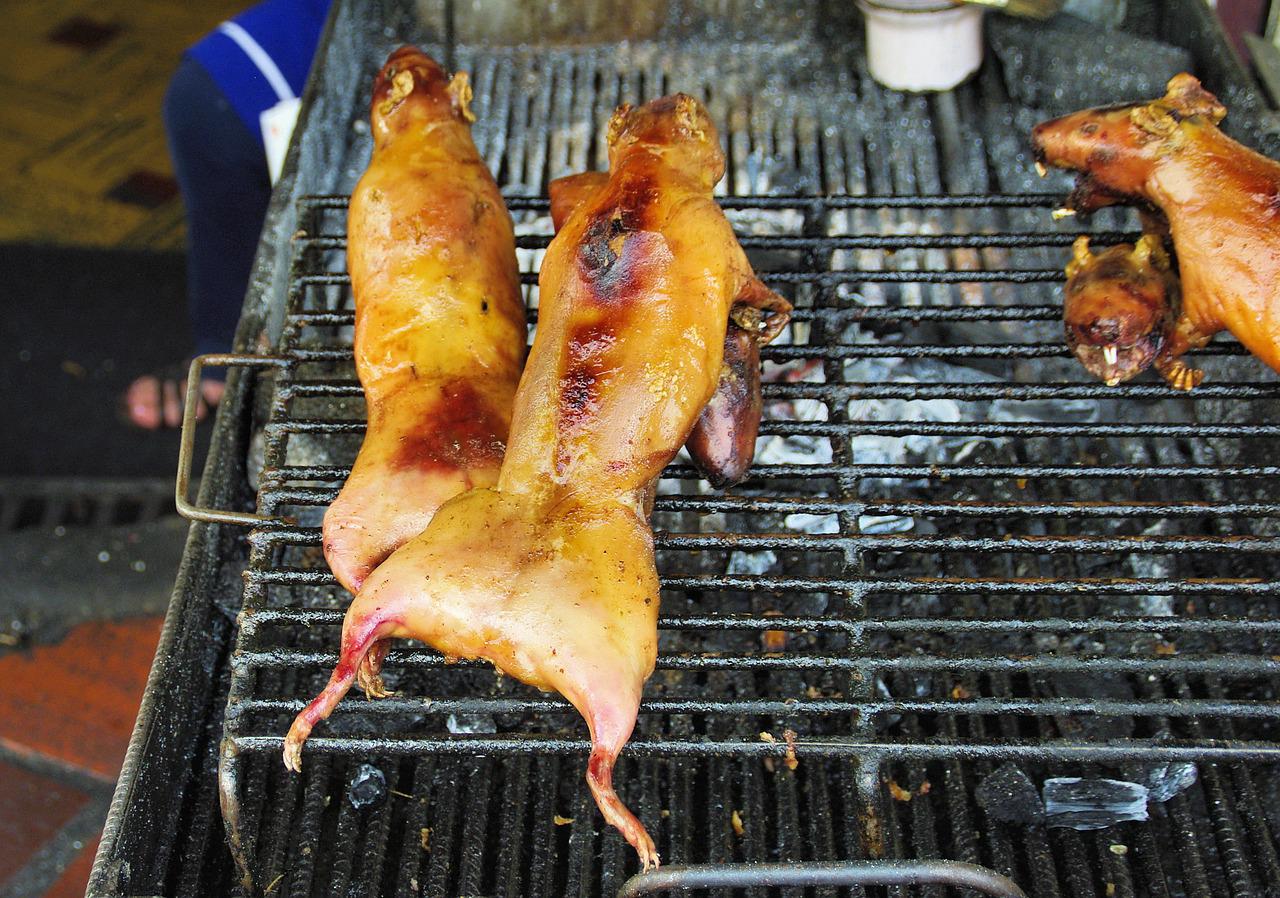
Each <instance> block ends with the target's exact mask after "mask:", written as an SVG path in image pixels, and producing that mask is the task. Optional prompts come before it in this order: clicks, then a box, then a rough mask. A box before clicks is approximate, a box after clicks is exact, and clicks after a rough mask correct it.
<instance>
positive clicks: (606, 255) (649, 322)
mask: <svg viewBox="0 0 1280 898" xmlns="http://www.w3.org/2000/svg"><path fill="white" fill-rule="evenodd" d="M608 135H609V158H610V173H609V178H608V182H607V183H606V184H605V185H604V186H602V187H601V188H600V189H599V190H597V191H596V192H594V193H593V194H592V196H591V197H590V199H589V200H588V201H587V202H585V203H583V204H582V205H581V206H579V207H578V209H577V210H576V211H575V212H573V214H571V215H570V216H569V218H568V220H566V221H565V222H564V223H563V227H562V228H561V230H560V233H559V234H558V235H557V236H556V237H555V239H553V240H552V242H551V245H550V246H549V247H548V249H547V254H546V257H545V259H544V261H543V263H542V271H541V274H540V277H539V285H540V296H541V301H540V310H539V311H540V318H539V324H538V332H537V336H536V339H535V341H534V346H533V350H532V352H531V354H530V356H529V361H528V365H527V367H526V368H525V372H524V376H523V377H522V378H521V381H520V389H519V391H518V392H517V395H516V400H515V411H514V415H513V418H512V425H511V439H510V441H509V444H508V447H507V453H506V459H505V461H504V462H503V465H502V473H501V477H500V478H499V481H498V485H497V488H496V489H477V490H472V491H470V492H467V493H464V494H463V495H461V496H459V497H457V498H455V499H453V500H452V501H450V502H448V503H446V504H445V505H444V506H443V507H442V508H441V509H440V510H439V511H438V512H437V513H436V516H435V518H434V519H433V520H432V522H431V524H430V525H429V526H428V527H427V529H426V531H424V532H423V533H422V535H420V536H419V537H417V538H415V539H413V540H411V541H409V542H408V543H406V544H405V545H404V546H402V547H401V548H400V549H399V550H397V551H396V552H395V553H394V554H393V555H392V556H391V557H390V558H389V559H387V561H385V562H384V563H383V564H382V565H381V566H380V567H378V569H377V570H376V571H374V573H373V574H372V575H371V576H370V577H369V579H368V581H367V582H366V583H365V586H364V589H362V590H361V592H360V594H359V596H357V598H356V600H355V602H354V603H353V604H352V606H351V608H350V610H349V611H348V613H347V617H346V620H345V622H344V625H343V637H342V649H341V657H340V659H339V662H338V665H337V667H336V668H335V670H334V672H333V675H332V677H331V679H330V681H329V684H328V685H327V686H326V687H325V689H324V691H323V692H322V693H321V694H320V695H319V696H317V697H316V698H315V699H314V700H313V701H312V702H311V704H310V705H308V706H307V708H306V709H305V710H304V711H303V712H302V713H301V714H299V715H298V717H297V718H296V719H295V721H294V724H293V727H292V728H291V729H290V731H289V735H288V737H287V739H286V743H285V751H284V757H285V763H286V764H287V765H288V766H290V767H292V768H294V769H297V768H298V766H299V764H300V761H301V747H302V742H303V740H304V739H306V737H307V735H308V733H309V732H310V730H311V728H312V727H313V726H314V725H315V723H316V722H318V721H319V720H321V719H323V718H324V717H326V716H327V715H328V714H329V712H330V711H331V710H332V709H333V707H334V705H335V704H336V703H337V702H338V701H339V699H340V698H341V697H342V696H343V695H344V694H345V693H346V691H347V690H348V689H349V688H350V687H351V685H352V683H353V682H356V681H357V680H359V681H360V682H361V683H362V684H364V685H365V686H366V687H368V688H369V689H370V690H371V691H372V692H374V693H375V694H376V692H378V691H379V688H378V687H379V682H378V670H377V668H378V664H379V663H380V660H381V654H382V652H381V651H380V650H379V649H376V648H375V646H384V645H385V642H384V640H386V639H388V638H390V637H397V636H405V637H413V638H417V639H421V640H424V641H425V642H428V643H430V644H431V645H433V646H435V647H436V648H437V649H439V650H440V651H441V652H443V653H445V655H446V656H449V657H455V658H484V659H487V660H489V661H491V662H492V663H493V664H494V665H496V666H497V667H498V668H499V669H500V670H502V671H504V672H505V673H508V674H510V675H512V676H515V677H517V678H519V679H521V680H523V681H524V682H526V683H529V684H531V685H534V686H536V687H538V688H541V689H548V690H551V689H554V690H556V691H558V692H560V693H561V694H563V695H564V696H565V698H567V699H568V700H569V701H570V702H571V703H572V704H573V706H574V707H575V708H577V709H578V711H579V712H580V713H581V714H582V716H583V717H584V718H585V719H586V722H587V726H588V728H589V730H590V733H591V742H592V750H591V756H590V759H589V761H588V764H587V782H588V784H589V785H590V788H591V790H592V792H593V794H594V796H595V798H596V802H597V803H598V805H599V806H600V810H601V812H602V813H603V814H604V817H605V819H606V820H608V821H609V822H610V823H611V824H613V825H614V826H616V827H617V828H618V829H619V830H620V831H621V832H622V834H623V835H624V837H625V838H626V839H627V841H628V842H630V843H631V844H632V845H633V846H635V848H636V850H637V852H638V853H639V855H640V858H641V860H642V862H643V863H644V864H645V866H650V865H653V864H656V863H657V861H658V856H657V853H656V851H655V848H654V844H653V840H652V839H651V838H650V837H649V834H648V833H647V832H646V831H645V828H644V826H643V825H642V824H641V822H640V821H639V820H638V819H637V818H636V817H635V816H634V815H633V814H632V813H631V812H630V811H629V810H628V809H627V808H626V806H625V805H624V804H623V803H622V801H621V799H620V798H619V797H618V795H617V794H616V793H615V791H614V788H613V766H614V763H615V761H616V759H617V757H618V753H619V752H620V751H621V750H622V748H623V746H624V745H625V743H626V741H627V739H628V738H629V737H630V735H631V731H632V728H633V727H634V725H635V720H636V714H637V712H638V708H639V704H640V694H641V689H642V687H643V685H644V681H645V680H646V679H647V678H648V676H649V674H650V673H651V672H652V670H653V666H654V662H655V659H656V656H657V647H658V633H657V616H658V598H659V596H658V575H657V570H656V568H655V562H654V551H653V535H652V532H651V530H650V528H649V523H648V515H649V512H650V509H651V507H652V502H653V495H654V489H655V485H656V481H657V478H658V476H659V474H660V473H661V472H662V469H663V467H664V466H665V465H666V464H667V463H668V462H669V461H670V460H671V459H672V458H673V457H674V456H675V454H676V452H677V450H678V449H679V447H680V445H681V444H682V443H684V441H685V440H686V439H687V438H688V435H689V431H690V430H691V429H692V427H693V425H694V422H695V421H696V420H697V417H698V415H699V414H700V412H701V411H702V408H703V406H705V405H706V403H707V400H708V399H710V397H711V395H712V393H713V392H714V391H715V389H716V381H717V376H718V373H719V371H720V364H721V353H722V350H723V346H724V332H725V327H726V323H727V321H728V315H729V309H730V308H731V306H732V305H733V303H734V301H735V300H736V299H737V298H738V297H739V296H742V295H743V294H744V293H747V294H750V293H751V292H752V291H754V290H758V289H760V287H759V285H758V284H759V282H758V281H757V280H756V279H755V276H754V275H753V274H752V272H751V268H750V265H749V264H748V262H747V258H746V255H745V254H744V253H743V252H742V249H741V247H740V246H739V245H738V243H737V241H736V240H735V239H734V235H733V231H732V229H731V228H730V226H729V223H728V222H727V221H726V220H725V218H724V215H723V214H722V213H721V211H720V208H719V206H718V205H717V204H716V202H715V201H714V200H713V199H712V196H711V191H712V187H713V186H714V185H715V183H716V182H717V181H718V180H719V179H720V178H721V176H722V175H723V174H724V157H723V155H722V153H721V151H720V145H719V141H718V138H717V135H716V131H715V128H714V127H713V125H712V124H711V121H710V119H709V118H708V117H707V114H706V111H705V110H704V109H703V108H702V106H701V105H700V104H699V103H698V102H697V101H696V100H694V99H693V98H691V97H688V96H684V95H679V94H678V95H675V96H671V97H666V98H663V99H660V100H655V101H653V102H652V103H649V104H647V105H645V106H642V107H640V108H632V107H630V106H623V107H620V108H619V109H618V111H617V112H616V113H615V114H614V116H613V118H612V119H611V121H610V124H609V131H608ZM371 649H372V650H373V651H371Z"/></svg>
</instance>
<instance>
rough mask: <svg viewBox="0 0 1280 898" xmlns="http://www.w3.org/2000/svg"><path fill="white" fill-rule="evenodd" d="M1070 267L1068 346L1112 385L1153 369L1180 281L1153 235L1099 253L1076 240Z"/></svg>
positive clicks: (1066, 317)
mask: <svg viewBox="0 0 1280 898" xmlns="http://www.w3.org/2000/svg"><path fill="white" fill-rule="evenodd" d="M1073 250H1074V253H1073V256H1072V259H1071V261H1070V262H1068V263H1067V283H1066V287H1065V288H1064V291H1063V294H1064V299H1063V320H1064V323H1065V325H1066V332H1067V345H1068V346H1069V347H1070V348H1071V351H1072V352H1073V353H1075V356H1076V358H1078V359H1079V360H1080V364H1082V365H1084V366H1085V368H1087V369H1088V370H1089V372H1090V373H1091V374H1093V375H1095V376H1096V377H1098V378H1099V379H1100V380H1102V381H1104V382H1105V383H1106V384H1107V385H1108V386H1115V385H1116V384H1118V383H1120V382H1121V381H1126V380H1129V379H1130V378H1132V377H1133V376H1134V375H1136V374H1138V373H1140V372H1142V371H1145V370H1146V369H1147V368H1149V367H1150V366H1151V363H1152V362H1154V361H1155V360H1156V358H1157V356H1158V355H1159V353H1160V351H1161V349H1163V348H1164V345H1165V341H1166V340H1167V339H1168V336H1169V333H1170V331H1171V330H1172V329H1173V322H1174V317H1175V315H1176V310H1177V307H1178V280H1177V278H1176V277H1175V276H1174V274H1173V271H1172V269H1171V267H1170V262H1169V256H1168V254H1167V253H1165V251H1164V247H1163V246H1162V245H1161V241H1160V238H1159V237H1158V236H1156V235H1154V234H1144V235H1142V237H1140V238H1139V239H1138V242H1137V243H1136V244H1132V245H1131V244H1128V243H1122V244H1119V245H1118V246H1111V247H1108V248H1106V249H1104V250H1103V251H1102V252H1100V253H1096V254H1095V253H1094V252H1092V251H1091V250H1090V249H1089V238H1088V237H1084V236H1081V237H1078V238H1076V242H1075V245H1074V247H1073Z"/></svg>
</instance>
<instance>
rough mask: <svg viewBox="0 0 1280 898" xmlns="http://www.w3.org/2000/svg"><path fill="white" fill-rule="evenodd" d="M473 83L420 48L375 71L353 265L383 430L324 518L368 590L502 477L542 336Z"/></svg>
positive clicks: (342, 566)
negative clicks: (536, 333)
mask: <svg viewBox="0 0 1280 898" xmlns="http://www.w3.org/2000/svg"><path fill="white" fill-rule="evenodd" d="M470 97H471V89H470V87H469V86H468V84H467V76H466V75H465V74H463V73H459V74H457V75H455V76H454V77H453V78H452V79H450V78H448V77H447V76H446V75H445V72H444V70H443V69H442V68H441V67H440V66H439V65H438V64H437V63H436V62H435V61H434V60H432V59H430V58H428V57H427V56H425V55H423V54H422V53H421V52H419V51H418V50H416V49H414V48H413V47H402V48H401V49H399V50H397V51H396V52H394V53H392V54H391V56H390V57H389V58H388V59H387V62H386V65H384V66H383V68H382V71H381V72H379V74H378V77H377V79H376V80H375V82H374V89H373V103H372V110H371V119H372V125H373V138H374V149H373V158H372V160H371V161H370V163H369V167H368V169H367V170H366V171H365V173H364V175H363V176H362V177H361V178H360V181H359V183H358V184H357V185H356V188H355V190H354V192H353V193H352V195H351V205H350V209H349V212H348V216H347V266H348V268H349V269H350V272H351V289H352V293H353V294H354V297H355V306H356V328H355V361H356V373H357V374H358V375H359V377H360V383H361V384H362V385H363V387H364V394H365V400H366V403H367V406H368V422H369V423H368V430H367V431H366V433H365V438H364V443H363V445H362V446H361V447H360V454H359V455H358V456H357V458H356V462H355V466H354V467H353V468H352V470H351V475H350V477H348V479H347V482H346V484H345V485H344V486H343V488H342V491H341V493H339V495H338V498H337V500H336V501H334V503H333V504H332V505H331V506H330V507H329V510H328V511H327V512H326V514H325V517H324V552H325V557H326V559H327V560H328V562H329V566H330V568H332V570H333V572H334V575H335V576H336V577H337V578H338V581H339V582H340V583H342V585H343V586H345V587H347V589H349V590H351V591H352V592H356V591H358V590H359V589H360V587H361V585H362V584H363V583H364V580H365V578H366V577H367V576H368V575H369V572H370V571H372V570H373V569H374V568H375V567H376V566H377V565H378V564H379V563H380V562H381V561H382V560H383V559H384V558H386V557H387V556H388V555H390V554H391V552H392V551H393V550H394V549H395V548H396V547H398V546H399V545H400V544H401V543H403V542H404V541H405V540H407V539H409V538H410V537H413V536H417V535H418V534H419V533H421V532H422V530H423V528H424V527H426V526H427V523H428V522H429V521H430V520H431V517H432V515H434V514H435V512H436V509H437V508H439V507H440V505H441V504H443V503H444V502H445V500H447V499H451V498H453V497H454V496H456V495H457V494H458V493H460V492H462V491H463V490H466V489H470V488H471V487H475V486H492V485H493V484H494V483H496V482H497V480H498V469H499V467H500V466H501V464H502V453H503V448H504V441H505V440H506V437H507V429H508V427H509V425H510V422H511V403H512V400H513V399H514V397H515V392H516V384H517V383H518V382H519V379H520V370H521V366H522V364H523V362H524V353H525V342H526V339H527V336H526V329H525V318H524V302H523V300H522V298H521V295H520V275H519V269H518V267H517V264H516V252H515V236H514V233H513V231H512V226H511V216H510V215H509V214H508V213H507V209H506V206H505V205H504V204H503V201H502V196H501V194H500V193H499V192H498V186H497V184H495V183H494V180H493V177H492V176H491V175H490V174H489V171H488V169H487V168H486V167H485V164H484V161H483V160H482V159H481V158H480V155H479V153H478V152H477V150H476V147H475V144H474V143H472V140H471V124H470V123H471V121H472V120H473V118H472V116H471V113H470V110H469V109H468V106H467V103H468V100H469V99H470Z"/></svg>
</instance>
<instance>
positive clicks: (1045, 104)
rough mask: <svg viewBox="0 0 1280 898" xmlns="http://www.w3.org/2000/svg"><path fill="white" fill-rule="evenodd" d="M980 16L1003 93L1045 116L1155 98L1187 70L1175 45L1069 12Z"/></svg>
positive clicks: (1187, 61)
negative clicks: (1038, 17) (1041, 16)
mask: <svg viewBox="0 0 1280 898" xmlns="http://www.w3.org/2000/svg"><path fill="white" fill-rule="evenodd" d="M987 21H988V35H989V37H990V41H991V47H992V49H993V50H995V53H996V56H997V57H999V59H1000V63H1001V66H1002V67H1003V70H1004V81H1005V88H1006V89H1007V90H1008V91H1009V96H1010V97H1012V98H1013V99H1014V100H1016V101H1017V102H1019V103H1022V104H1024V105H1027V106H1034V107H1037V108H1039V109H1041V110H1043V111H1044V112H1045V114H1046V115H1049V116H1056V115H1065V114H1066V113H1068V112H1074V111H1075V110H1077V109H1082V108H1084V107H1087V106H1105V105H1107V104H1109V103H1120V102H1134V101H1139V100H1150V99H1153V98H1155V97H1162V96H1164V86H1165V82H1167V81H1168V80H1169V79H1170V78H1172V77H1173V76H1174V75H1176V74H1178V73H1179V72H1189V71H1191V68H1192V59H1191V54H1190V53H1189V52H1188V51H1187V50H1184V49H1183V48H1181V47H1175V46H1172V45H1170V44H1165V43H1161V42H1160V41H1154V40H1149V39H1147V38H1143V37H1139V36H1137V35H1135V34H1130V33H1128V32H1124V31H1108V30H1105V29H1100V28H1097V27H1095V26H1092V25H1088V24H1086V23H1084V22H1080V21H1078V20H1073V19H1071V18H1069V17H1060V18H1058V19H1055V20H1054V21H1053V22H1052V23H1048V24H1045V23H1040V22H1037V23H1035V24H1031V23H1027V22H1019V21H1016V20H1014V19H1010V18H1008V17H1004V16H991V17H990V18H989V19H988V20H987Z"/></svg>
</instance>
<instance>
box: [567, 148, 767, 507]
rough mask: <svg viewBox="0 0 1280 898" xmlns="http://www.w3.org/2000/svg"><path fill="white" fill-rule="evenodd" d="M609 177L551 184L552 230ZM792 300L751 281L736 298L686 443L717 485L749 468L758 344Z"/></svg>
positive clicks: (757, 402) (588, 175)
mask: <svg viewBox="0 0 1280 898" xmlns="http://www.w3.org/2000/svg"><path fill="white" fill-rule="evenodd" d="M607 181H608V175H607V174H605V173H604V172H583V173H582V174H577V175H569V176H568V177H564V178H558V179H556V180H555V181H552V182H551V186H550V194H551V221H552V224H553V225H554V226H555V228H556V230H559V229H560V227H561V226H562V225H563V224H564V222H565V221H566V220H568V218H569V216H570V215H571V214H572V213H573V211H574V210H575V209H576V208H577V207H578V206H579V205H581V204H582V203H584V202H586V201H587V200H588V199H589V198H590V197H591V195H592V194H593V193H594V192H595V191H596V190H598V189H599V188H600V187H602V186H603V185H604V184H605V183H606V182H607ZM790 318H791V304H790V303H789V302H787V301H786V300H785V299H783V298H782V297H781V296H779V295H778V294H777V293H774V292H773V291H772V290H769V289H767V288H765V287H764V285H763V284H761V283H760V282H759V281H758V280H757V281H752V282H751V283H750V284H748V285H747V286H746V288H744V290H743V292H742V294H741V295H740V296H738V297H737V299H735V301H734V304H733V307H732V309H731V310H730V312H729V324H728V327H727V328H726V330H725V336H724V350H723V362H722V363H721V365H720V377H719V380H718V382H717V384H716V391H715V393H714V394H712V396H711V399H710V401H708V402H707V405H706V407H705V408H703V410H702V414H700V415H699V416H698V420H697V421H696V422H695V423H694V425H693V430H692V431H691V432H690V433H689V439H688V440H687V441H686V442H685V449H686V450H688V452H689V457H690V458H691V459H693V463H694V464H695V465H697V467H698V470H699V471H701V472H702V474H703V476H704V477H706V478H707V480H708V482H709V483H710V484H711V485H712V486H713V487H715V488H716V489H723V488H725V487H728V486H732V485H734V484H736V483H740V482H741V481H742V479H743V478H745V477H746V476H747V471H748V470H750V468H751V462H752V459H754V457H755V451H756V435H757V434H758V433H759V432H760V414H761V411H762V410H763V407H764V403H763V400H762V398H761V395H760V347H761V346H763V345H765V344H767V343H769V342H770V341H772V340H773V338H774V337H776V336H777V335H778V334H779V333H781V332H782V329H783V328H784V327H785V326H786V324H787V322H788V321H789V320H790Z"/></svg>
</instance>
